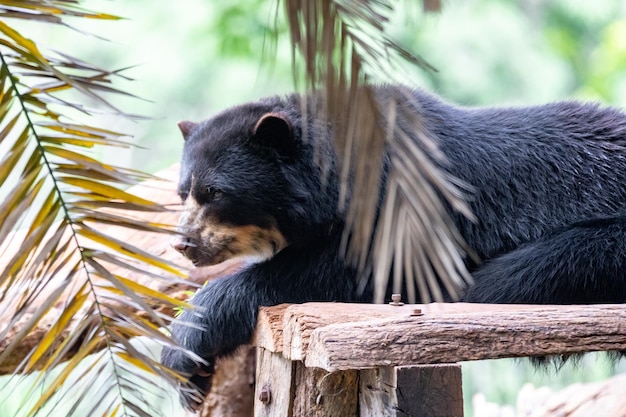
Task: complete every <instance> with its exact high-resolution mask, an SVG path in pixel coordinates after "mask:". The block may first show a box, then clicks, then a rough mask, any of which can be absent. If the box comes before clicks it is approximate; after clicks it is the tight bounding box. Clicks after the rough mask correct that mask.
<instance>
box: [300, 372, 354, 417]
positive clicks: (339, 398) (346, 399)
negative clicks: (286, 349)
mask: <svg viewBox="0 0 626 417" xmlns="http://www.w3.org/2000/svg"><path fill="white" fill-rule="evenodd" d="M296 363H297V366H296V378H295V386H296V391H295V398H294V405H293V417H330V416H332V417H335V416H337V417H343V416H345V417H351V416H354V417H356V415H357V403H358V397H357V396H358V383H357V381H358V377H357V371H339V372H328V371H326V370H324V369H320V368H307V367H305V366H304V364H303V363H302V362H296Z"/></svg>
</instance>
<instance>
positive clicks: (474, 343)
mask: <svg viewBox="0 0 626 417" xmlns="http://www.w3.org/2000/svg"><path fill="white" fill-rule="evenodd" d="M334 310H336V308H334ZM309 334H310V340H309V341H308V349H307V351H306V352H305V353H306V358H305V364H306V366H311V367H319V368H323V369H326V370H328V371H330V372H334V371H339V370H345V369H366V368H372V367H379V366H398V365H415V364H434V363H454V362H460V361H466V360H479V359H496V358H503V357H521V356H535V355H551V354H552V355H554V354H567V353H581V352H590V351H605V350H624V349H626V308H624V306H623V305H587V306H559V307H541V306H535V307H534V308H532V309H522V310H514V309H513V310H502V311H497V310H492V311H488V312H473V313H465V314H458V313H454V314H448V313H443V314H442V313H424V315H422V316H415V317H413V316H407V317H399V318H391V319H389V318H388V319H377V320H370V321H360V322H353V323H342V324H330V325H327V326H320V327H318V328H316V329H315V330H313V331H311V332H310V333H309ZM305 336H306V335H305Z"/></svg>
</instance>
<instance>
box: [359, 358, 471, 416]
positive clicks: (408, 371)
mask: <svg viewBox="0 0 626 417" xmlns="http://www.w3.org/2000/svg"><path fill="white" fill-rule="evenodd" d="M359 409H360V414H359V417H408V416H410V417H463V391H462V381H461V366H460V365H457V364H453V365H447V364H446V365H417V366H399V367H381V368H376V369H367V370H362V371H361V372H360V383H359Z"/></svg>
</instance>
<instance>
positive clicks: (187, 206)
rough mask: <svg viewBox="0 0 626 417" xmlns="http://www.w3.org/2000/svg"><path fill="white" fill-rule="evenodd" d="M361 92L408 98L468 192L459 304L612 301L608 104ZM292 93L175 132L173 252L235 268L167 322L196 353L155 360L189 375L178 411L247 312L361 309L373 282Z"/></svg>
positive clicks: (327, 134) (615, 235) (612, 126)
mask: <svg viewBox="0 0 626 417" xmlns="http://www.w3.org/2000/svg"><path fill="white" fill-rule="evenodd" d="M373 91H374V95H375V97H376V99H377V100H379V101H380V102H385V101H388V100H389V99H390V97H392V96H394V97H395V96H401V95H402V94H408V95H409V96H410V97H411V99H412V100H414V101H415V102H416V103H417V104H418V105H417V106H415V107H414V108H413V110H412V111H415V112H417V113H418V114H419V116H420V117H421V120H422V123H423V126H422V129H425V130H426V131H427V132H428V133H429V134H430V135H431V136H432V137H433V138H436V141H437V144H438V147H439V149H440V151H441V152H442V153H443V154H444V155H445V157H446V161H447V162H446V163H445V164H442V166H443V168H444V169H445V171H446V172H447V173H448V174H449V175H451V176H453V177H455V178H458V179H460V180H461V181H463V182H465V183H467V184H470V185H471V186H472V190H473V191H472V195H471V196H470V197H471V198H470V199H469V201H468V204H469V205H470V208H471V210H472V211H473V213H474V215H475V217H476V220H471V219H468V218H467V217H466V216H464V215H462V214H460V213H458V212H456V211H455V210H453V209H452V208H451V207H447V209H448V210H449V211H450V213H449V214H450V216H451V218H452V219H453V222H454V224H455V226H456V228H457V229H458V231H459V232H460V234H461V235H462V236H463V238H464V239H465V241H466V242H467V244H468V245H469V246H470V247H471V248H472V249H473V251H474V253H475V255H476V257H477V258H478V260H479V261H475V260H473V259H466V264H467V268H468V269H469V272H470V273H471V275H472V277H473V281H474V283H473V285H471V286H470V287H469V288H467V290H466V291H465V292H464V294H463V295H462V297H461V299H462V300H463V301H467V302H482V303H528V304H576V303H623V302H625V301H626V211H625V209H624V206H625V205H626V115H625V114H624V113H623V112H622V111H620V110H618V109H615V108H611V107H606V106H600V105H598V104H593V103H581V102H576V101H563V102H555V103H550V104H545V105H536V106H527V107H463V106H458V105H455V104H450V103H448V102H446V101H444V100H443V99H441V98H440V97H437V96H435V95H434V94H431V93H428V92H425V91H422V90H419V89H412V88H408V87H405V86H398V85H387V86H378V87H375V88H374V89H373ZM400 93H401V94H400ZM302 100H303V96H301V95H300V94H291V95H287V96H284V97H270V98H265V99H261V100H259V101H256V102H252V103H248V104H243V105H240V106H236V107H234V108H231V109H229V110H226V111H223V112H222V113H220V114H218V115H216V116H215V117H213V118H211V119H209V120H206V121H203V122H200V123H194V122H180V123H179V128H180V130H181V132H182V135H183V138H184V141H185V142H184V148H183V155H182V160H181V168H180V182H179V185H178V194H179V196H180V198H181V200H182V202H183V212H182V215H181V218H180V223H179V229H178V232H179V233H180V237H178V238H177V239H176V240H175V242H174V243H173V246H174V248H175V249H176V250H178V251H180V252H181V253H182V254H183V255H184V256H186V257H187V258H189V259H190V260H191V261H192V262H193V263H194V265H196V266H198V267H200V266H205V265H213V264H217V263H220V262H223V261H225V260H228V259H232V258H236V257H242V258H246V259H247V264H246V267H244V268H242V269H240V270H238V271H237V272H234V273H233V274H231V275H229V276H226V277H223V278H219V279H216V280H213V281H211V282H209V283H207V285H206V286H205V287H203V288H202V289H200V290H199V291H198V292H197V293H196V294H195V295H194V297H193V299H192V301H191V302H192V304H194V305H195V306H197V307H198V308H196V309H190V310H185V311H184V312H183V313H182V315H181V316H180V317H179V318H178V319H177V320H175V321H174V322H173V324H172V326H171V334H172V338H173V339H174V340H175V341H176V342H177V343H178V344H180V346H182V347H183V348H184V349H186V350H188V351H190V352H192V353H193V354H194V355H195V356H193V355H189V354H188V353H186V352H185V351H184V350H182V349H177V348H172V347H165V348H164V350H163V352H162V363H163V364H164V365H166V366H168V367H170V368H172V369H174V370H176V371H178V372H180V373H181V374H184V375H187V376H188V377H189V380H188V384H187V385H186V386H184V387H181V399H182V401H183V403H184V404H185V405H186V406H187V407H189V408H195V407H197V406H198V405H199V404H200V403H201V401H202V398H203V397H202V395H203V394H204V393H206V392H207V391H208V390H209V388H210V382H211V374H212V372H213V370H214V365H215V360H216V358H219V357H223V356H226V355H229V354H230V353H232V352H234V351H235V350H236V349H237V348H238V347H239V346H241V345H243V344H246V343H248V342H249V341H250V338H251V336H252V333H253V331H254V328H255V324H256V318H257V312H258V309H259V307H260V306H271V305H276V304H280V303H303V302H309V301H342V302H371V301H372V297H373V292H372V288H371V286H369V285H368V286H367V287H366V288H365V289H363V288H357V283H358V281H359V278H360V277H359V274H360V273H363V272H360V271H359V270H358V269H357V268H355V267H354V266H352V265H350V264H349V263H346V262H345V261H344V257H343V256H342V254H343V252H342V236H343V233H344V229H345V227H346V226H345V223H346V221H345V214H344V213H343V212H342V211H341V210H339V209H338V198H339V189H340V188H339V187H340V180H339V176H338V174H337V172H336V171H337V168H336V166H337V162H338V158H339V157H338V155H337V153H336V151H335V149H334V147H333V138H332V126H329V124H328V122H320V121H318V120H316V118H315V117H314V116H313V115H312V114H310V113H309V112H306V114H303V110H302V109H303V106H302ZM313 137H314V138H315V140H312V138H313ZM415 143H416V144H417V145H418V146H421V145H420V142H419V141H417V140H416V142H415ZM316 155H317V156H319V155H321V157H322V158H321V159H323V160H325V161H328V162H327V163H328V167H330V168H328V169H327V170H328V172H326V171H324V172H323V171H322V169H321V168H320V165H319V159H317V158H316ZM386 160H387V161H388V158H387V159H386ZM388 165H389V164H388V163H386V164H384V167H383V170H386V169H388V168H389V167H388ZM383 176H384V173H383ZM383 183H384V181H383Z"/></svg>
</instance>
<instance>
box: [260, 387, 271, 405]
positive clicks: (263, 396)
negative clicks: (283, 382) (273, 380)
mask: <svg viewBox="0 0 626 417" xmlns="http://www.w3.org/2000/svg"><path fill="white" fill-rule="evenodd" d="M259 401H261V402H262V403H263V404H265V405H268V404H269V403H270V402H271V401H272V391H271V390H270V386H269V385H263V388H261V391H259Z"/></svg>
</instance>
